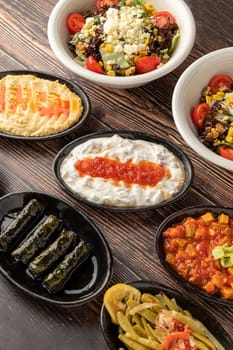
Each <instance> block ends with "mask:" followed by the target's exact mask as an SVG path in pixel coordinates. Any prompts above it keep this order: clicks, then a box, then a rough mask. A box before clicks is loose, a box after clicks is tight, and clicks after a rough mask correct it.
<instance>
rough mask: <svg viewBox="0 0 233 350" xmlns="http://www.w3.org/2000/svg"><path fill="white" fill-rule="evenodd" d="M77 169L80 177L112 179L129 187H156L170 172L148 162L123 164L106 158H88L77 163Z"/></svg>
mask: <svg viewBox="0 0 233 350" xmlns="http://www.w3.org/2000/svg"><path fill="white" fill-rule="evenodd" d="M75 168H76V169H77V170H78V171H79V173H80V176H84V175H89V176H91V177H100V178H103V179H111V180H113V181H114V182H115V184H119V182H120V181H123V182H124V183H125V184H127V185H132V184H138V185H140V186H156V185H157V183H158V182H159V181H161V180H162V179H163V177H164V176H165V175H167V176H168V177H169V172H168V171H167V170H166V169H165V168H164V167H163V166H161V165H159V164H155V163H152V162H148V161H145V160H143V161H140V162H139V163H133V162H132V161H130V160H129V161H127V162H125V163H122V162H121V161H120V160H118V159H110V158H107V157H106V158H105V157H96V158H86V159H82V160H79V161H77V162H76V164H75Z"/></svg>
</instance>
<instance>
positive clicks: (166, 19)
mask: <svg viewBox="0 0 233 350" xmlns="http://www.w3.org/2000/svg"><path fill="white" fill-rule="evenodd" d="M154 18H155V23H156V26H157V27H160V28H166V27H168V25H169V24H175V23H176V21H175V18H174V17H173V16H172V14H171V13H170V12H168V11H159V12H157V13H156V14H155V16H154Z"/></svg>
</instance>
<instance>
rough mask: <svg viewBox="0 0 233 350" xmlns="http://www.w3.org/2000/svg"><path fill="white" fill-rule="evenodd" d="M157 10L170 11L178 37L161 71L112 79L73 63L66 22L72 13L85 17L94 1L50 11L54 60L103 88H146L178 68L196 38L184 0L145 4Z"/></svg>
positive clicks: (64, 3) (62, 0) (69, 0)
mask: <svg viewBox="0 0 233 350" xmlns="http://www.w3.org/2000/svg"><path fill="white" fill-rule="evenodd" d="M148 2H150V3H152V4H153V5H154V7H155V8H156V10H166V11H170V12H171V13H172V14H173V15H174V17H175V19H176V22H177V24H178V26H179V28H180V33H181V37H180V40H179V43H178V45H177V47H176V50H175V51H174V53H173V55H172V57H171V58H170V60H169V61H168V62H167V63H166V64H165V65H164V66H162V67H160V68H158V69H156V70H154V71H152V72H148V73H144V74H140V75H135V76H129V77H111V76H107V75H102V74H97V73H94V72H92V71H90V70H88V69H86V68H84V67H82V66H81V65H79V64H78V63H77V62H75V61H74V59H73V55H72V53H71V51H70V50H69V47H68V45H67V42H68V40H69V38H70V34H69V32H68V30H67V26H66V19H67V16H68V15H69V14H71V13H72V12H79V13H83V14H85V13H86V12H87V10H88V9H91V8H92V9H94V8H95V0H79V1H77V0H59V1H58V2H57V4H56V5H55V7H54V8H53V10H52V12H51V15H50V17H49V21H48V40H49V43H50V46H51V48H52V50H53V52H54V54H55V56H56V57H57V58H58V59H59V60H60V61H61V63H62V64H64V66H66V67H67V68H68V69H70V70H71V71H72V72H74V73H76V74H78V75H79V76H80V77H82V78H84V79H87V80H89V81H92V82H94V83H96V84H100V85H103V86H105V87H111V88H120V89H127V88H133V87H137V86H141V85H145V84H147V83H149V82H151V81H153V80H156V79H158V78H160V77H162V76H164V75H166V74H168V73H170V72H171V71H173V70H174V69H175V68H176V67H178V66H179V65H180V64H181V63H182V62H183V61H184V60H185V58H186V57H187V56H188V54H189V53H190V51H191V49H192V47H193V44H194V40H195V34H196V26H195V22H194V18H193V15H192V13H191V11H190V9H189V7H188V6H187V5H186V3H185V2H184V1H183V0H176V1H174V0H148Z"/></svg>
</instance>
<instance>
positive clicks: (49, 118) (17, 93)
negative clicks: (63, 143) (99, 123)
mask: <svg viewBox="0 0 233 350" xmlns="http://www.w3.org/2000/svg"><path fill="white" fill-rule="evenodd" d="M82 111H83V105H82V100H81V98H80V96H78V95H77V94H75V93H74V92H72V91H71V90H70V89H69V88H68V87H67V86H66V85H64V84H61V83H59V82H58V81H52V80H46V79H41V78H38V77H36V76H34V75H27V74H25V75H7V76H5V77H4V78H2V79H1V80H0V132H3V133H7V134H11V135H16V136H25V137H27V136H35V137H36V136H46V135H51V134H56V133H59V132H61V131H64V130H66V129H68V128H70V127H71V126H73V125H74V124H75V123H76V122H77V121H78V120H79V119H80V118H81V116H82Z"/></svg>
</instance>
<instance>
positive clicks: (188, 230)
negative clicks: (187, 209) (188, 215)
mask: <svg viewBox="0 0 233 350" xmlns="http://www.w3.org/2000/svg"><path fill="white" fill-rule="evenodd" d="M184 226H185V236H186V237H193V236H194V234H195V230H196V223H194V222H193V223H189V224H187V225H186V224H184Z"/></svg>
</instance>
